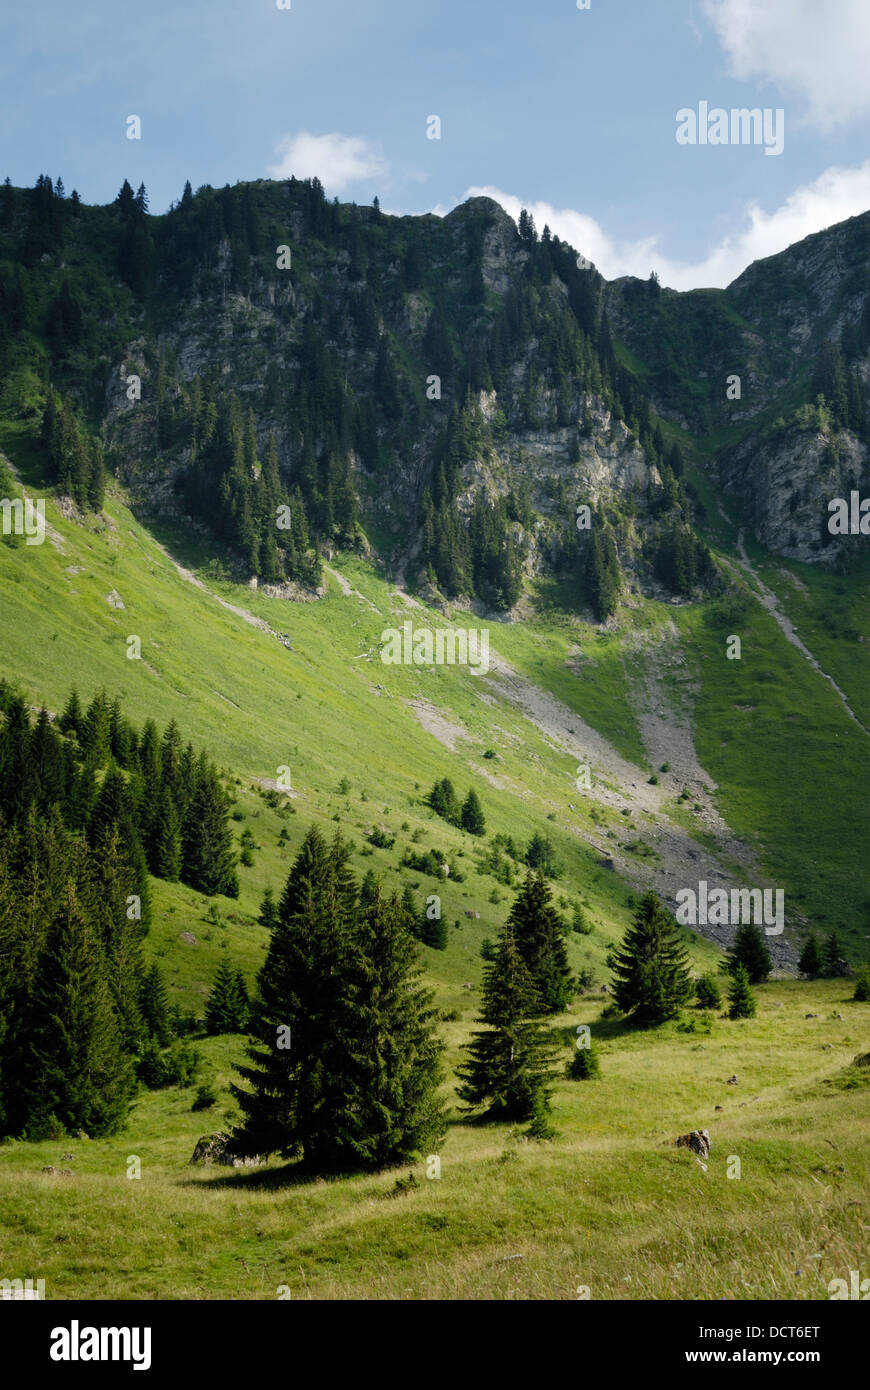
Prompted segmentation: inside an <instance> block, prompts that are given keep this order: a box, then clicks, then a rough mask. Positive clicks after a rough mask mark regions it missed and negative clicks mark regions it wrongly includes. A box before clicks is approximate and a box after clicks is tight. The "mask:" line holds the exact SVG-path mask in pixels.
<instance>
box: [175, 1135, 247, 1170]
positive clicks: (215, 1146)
mask: <svg viewBox="0 0 870 1390" xmlns="http://www.w3.org/2000/svg"><path fill="white" fill-rule="evenodd" d="M190 1162H191V1163H203V1164H210V1163H217V1164H219V1165H220V1166H221V1167H222V1168H257V1167H258V1166H259V1165H260V1163H261V1162H262V1159H261V1158H260V1156H259V1154H251V1155H245V1156H244V1157H242V1156H240V1155H238V1154H233V1153H231V1152H230V1136H229V1135H228V1134H222V1133H220V1132H219V1133H217V1134H204V1135H203V1136H202V1138H201V1139H197V1141H196V1148H195V1149H194V1151H193V1157H192V1158H191V1160H190ZM188 1166H189V1165H188Z"/></svg>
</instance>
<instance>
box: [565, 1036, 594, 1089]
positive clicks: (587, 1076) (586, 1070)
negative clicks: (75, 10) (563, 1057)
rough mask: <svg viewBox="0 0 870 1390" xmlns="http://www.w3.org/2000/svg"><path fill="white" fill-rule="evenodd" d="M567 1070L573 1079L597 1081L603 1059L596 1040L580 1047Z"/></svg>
mask: <svg viewBox="0 0 870 1390" xmlns="http://www.w3.org/2000/svg"><path fill="white" fill-rule="evenodd" d="M565 1071H566V1073H567V1075H568V1076H570V1078H571V1080H572V1081H596V1080H597V1079H598V1077H599V1076H600V1075H601V1061H600V1059H599V1056H598V1049H597V1048H596V1046H595V1044H594V1042H592V1041H591V1040H590V1043H589V1046H588V1047H578V1048H577V1049H576V1050H575V1052H574V1056H573V1057H572V1058H571V1060H570V1062H569V1063H568V1065H567V1067H566V1068H565Z"/></svg>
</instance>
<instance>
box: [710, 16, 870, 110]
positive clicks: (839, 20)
mask: <svg viewBox="0 0 870 1390" xmlns="http://www.w3.org/2000/svg"><path fill="white" fill-rule="evenodd" d="M703 10H704V13H705V14H706V16H707V18H708V19H709V21H710V23H711V24H712V26H713V29H714V31H715V33H716V37H717V38H718V40H719V42H720V43H721V44H722V47H723V48H724V49H725V51H726V53H727V54H728V57H729V60H730V71H731V73H732V75H733V76H734V77H737V78H741V79H744V80H749V79H761V80H769V81H772V82H774V83H775V84H776V85H777V86H778V87H780V88H781V89H782V90H783V91H784V92H786V93H791V92H794V93H796V94H798V96H800V97H802V98H803V99H804V100H805V101H806V102H807V113H806V115H807V119H808V121H810V122H811V123H812V124H813V125H815V126H817V127H818V128H819V129H820V130H823V131H828V130H831V129H832V128H833V127H834V126H837V125H840V124H842V123H843V122H845V121H848V120H852V119H853V118H854V117H856V116H862V115H866V114H867V113H868V112H870V82H868V80H867V67H868V57H870V5H868V3H867V0H703Z"/></svg>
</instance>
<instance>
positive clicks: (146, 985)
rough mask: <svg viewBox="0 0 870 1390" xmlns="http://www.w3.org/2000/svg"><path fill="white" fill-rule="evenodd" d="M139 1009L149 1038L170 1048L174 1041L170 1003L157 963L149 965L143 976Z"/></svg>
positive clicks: (161, 1045)
mask: <svg viewBox="0 0 870 1390" xmlns="http://www.w3.org/2000/svg"><path fill="white" fill-rule="evenodd" d="M139 1009H140V1012H141V1014H142V1018H143V1020H144V1023H145V1027H146V1030H147V1032H148V1036H149V1037H151V1038H153V1039H154V1040H155V1042H156V1043H157V1044H158V1045H159V1046H160V1047H168V1046H169V1043H170V1042H171V1041H172V1029H171V1028H170V1026H169V1003H168V999H167V995H166V986H165V985H164V983H163V976H162V975H161V974H160V966H159V965H158V964H157V962H156V961H154V962H153V964H151V965H149V967H148V969H147V970H146V971H145V973H144V975H143V976H142V983H141V986H140V991H139Z"/></svg>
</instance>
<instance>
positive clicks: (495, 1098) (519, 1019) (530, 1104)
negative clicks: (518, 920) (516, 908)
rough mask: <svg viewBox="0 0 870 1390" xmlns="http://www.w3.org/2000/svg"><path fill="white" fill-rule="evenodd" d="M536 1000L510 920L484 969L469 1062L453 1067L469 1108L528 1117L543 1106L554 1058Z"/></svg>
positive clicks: (491, 1116) (503, 1116)
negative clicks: (480, 1026)
mask: <svg viewBox="0 0 870 1390" xmlns="http://www.w3.org/2000/svg"><path fill="white" fill-rule="evenodd" d="M540 1009H541V1001H540V999H539V998H538V995H537V991H536V989H535V986H534V984H533V982H532V978H531V976H530V974H529V972H528V969H527V968H526V965H525V962H524V960H523V957H522V955H521V953H520V949H519V944H518V942H517V939H516V936H515V934H514V928H513V923H512V922H511V920H510V919H508V921H507V923H506V924H505V926H504V927H503V928H502V931H501V934H500V938H499V946H498V951H497V953H496V957H495V960H494V961H492V962H491V963H490V964H488V965H486V966H485V967H484V972H483V1007H482V1009H481V1015H480V1021H481V1023H485V1024H487V1025H488V1027H487V1030H486V1031H485V1032H483V1031H476V1032H475V1033H473V1034H472V1041H471V1042H470V1043H468V1044H467V1046H466V1049H465V1050H466V1052H467V1054H468V1061H467V1062H466V1063H465V1064H464V1065H462V1066H460V1067H459V1068H457V1076H458V1078H459V1080H460V1085H459V1086H458V1087H457V1088H456V1090H457V1094H458V1096H459V1098H460V1100H462V1101H464V1102H465V1105H466V1108H467V1109H469V1110H476V1109H480V1107H482V1106H486V1118H487V1119H492V1120H529V1119H531V1118H532V1116H533V1115H534V1114H535V1112H536V1109H538V1108H539V1107H540V1106H541V1105H543V1107H544V1109H546V1108H547V1107H548V1101H549V1092H550V1089H551V1084H552V1064H553V1061H554V1057H555V1052H554V1050H553V1048H552V1047H551V1046H550V1044H549V1043H548V1040H547V1038H546V1035H545V1033H544V1031H543V1028H542V1026H541V1024H540V1023H538V1022H537V1021H536V1020H535V1018H534V1017H532V1015H534V1014H536V1013H539V1012H540Z"/></svg>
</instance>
